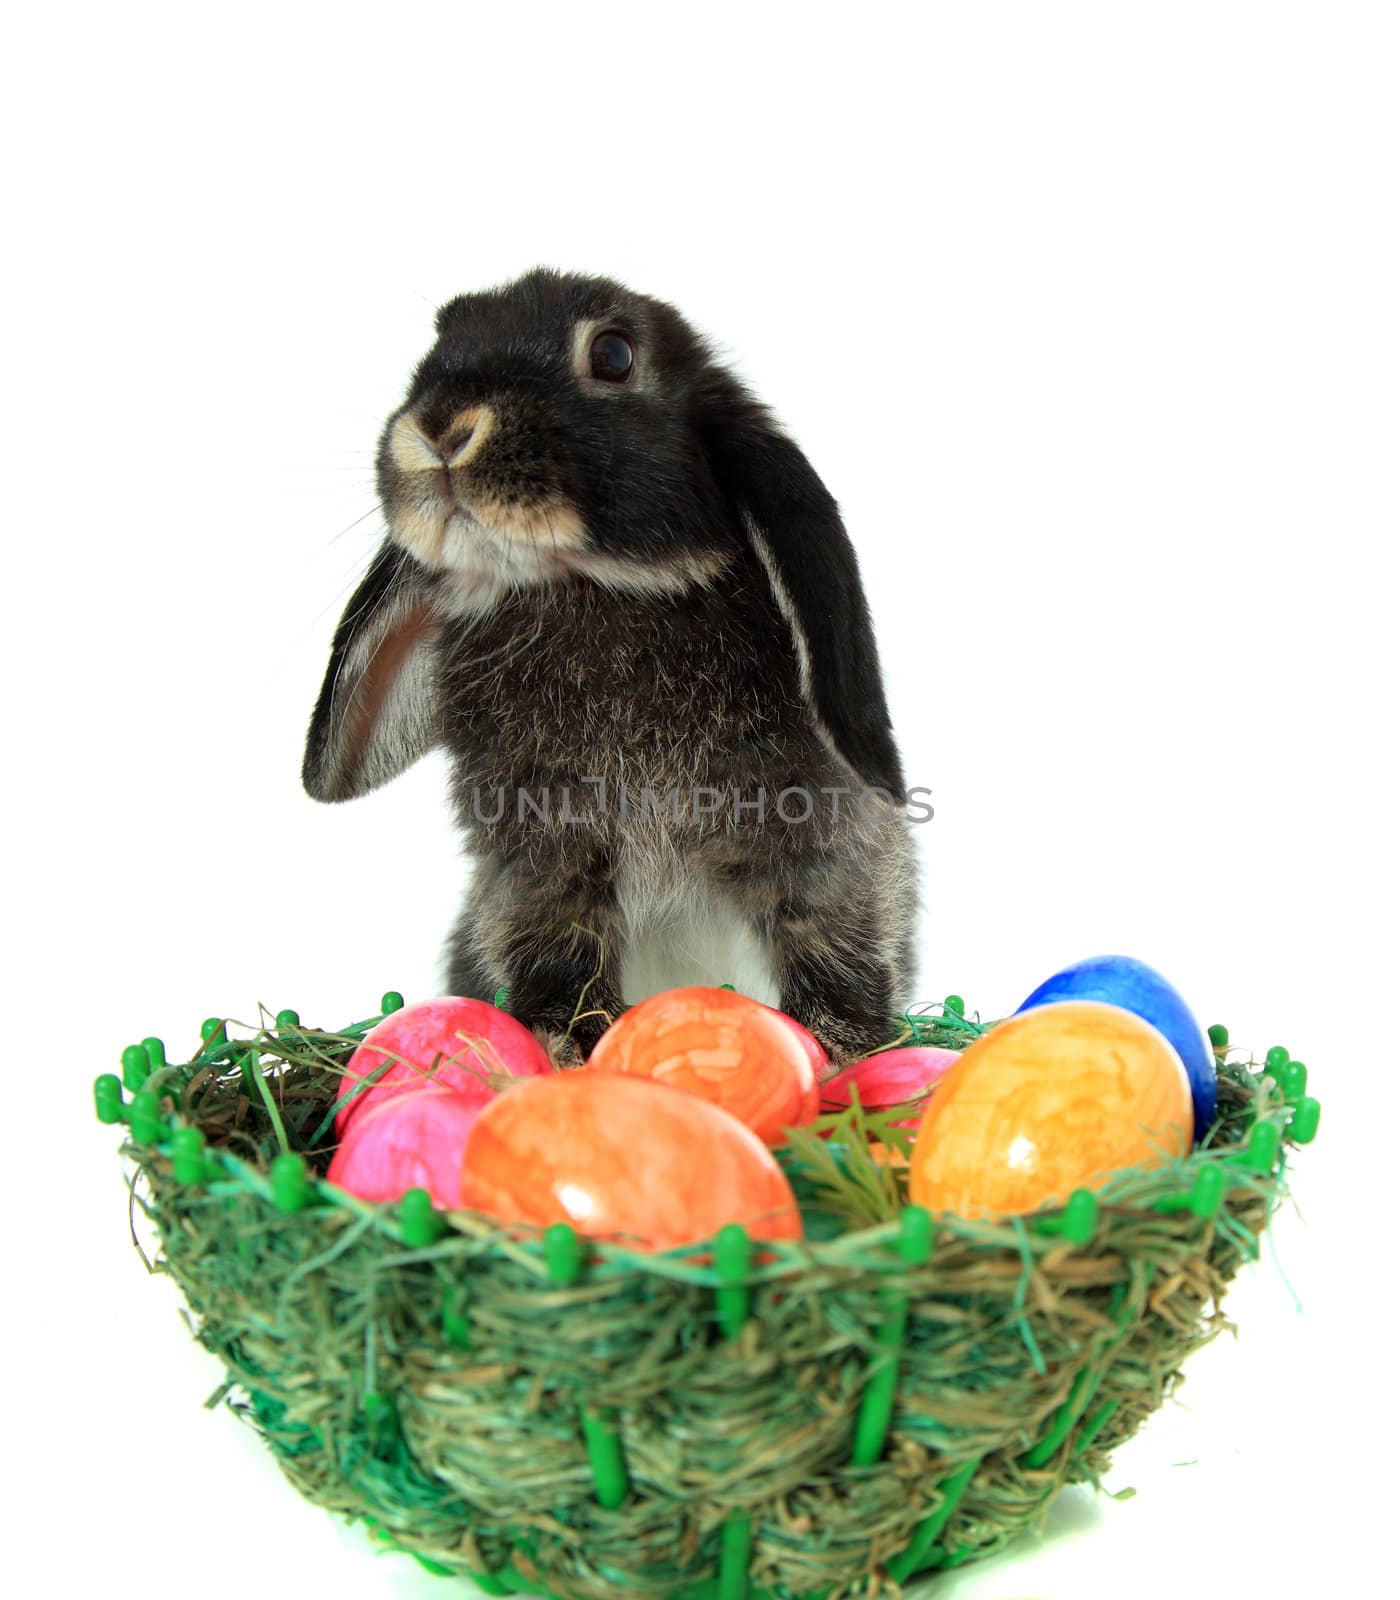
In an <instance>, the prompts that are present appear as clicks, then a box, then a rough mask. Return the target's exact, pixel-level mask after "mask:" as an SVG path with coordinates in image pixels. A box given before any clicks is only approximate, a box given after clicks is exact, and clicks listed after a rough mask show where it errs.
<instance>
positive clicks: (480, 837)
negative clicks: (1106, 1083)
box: [303, 269, 916, 1061]
mask: <svg viewBox="0 0 1400 1600" xmlns="http://www.w3.org/2000/svg"><path fill="white" fill-rule="evenodd" d="M436 326H437V340H436V343H435V344H434V345H433V347H432V348H431V349H430V350H429V352H428V354H427V355H426V356H425V357H424V358H423V360H422V362H421V363H420V365H419V366H418V369H417V371H416V372H415V374H414V376H413V379H412V382H411V383H410V385H409V388H408V392H407V395H406V396H405V398H404V401H403V403H402V404H401V405H400V406H399V407H398V408H397V409H396V410H395V411H394V412H393V413H392V414H391V416H390V417H389V419H388V422H387V423H386V425H385V429H384V432H383V435H382V438H381V440H380V445H379V452H378V458H377V476H378V484H379V490H380V495H381V498H382V501H383V504H384V508H385V512H386V517H387V523H388V536H387V538H386V540H385V541H384V543H383V544H382V545H381V547H380V548H379V550H378V552H377V553H376V555H375V556H374V558H373V560H372V562H371V564H370V566H369V569H368V571H367V573H366V575H365V577H364V579H363V580H362V581H361V583H360V584H359V586H358V588H357V589H356V590H355V592H354V594H353V595H352V597H351V599H350V602H349V604H348V605H347V607H346V609H345V613H344V615H343V616H342V618H341V620H340V623H339V626H338V627H337V629H336V633H335V638H334V642H333V646H332V653H331V660H330V664H329V667H328V669H327V672H326V676H325V681H324V684H323V686H322V689H321V693H320V697H319V699H318V701H317V704H316V707H315V710H314V712H313V714H312V718H311V724H310V728H309V731H308V737H307V745H306V757H305V763H304V768H303V781H304V784H305V787H306V789H307V791H308V792H309V793H310V794H311V795H313V796H314V797H315V798H317V799H319V800H328V801H338V800H345V799H349V798H352V797H354V796H356V795H360V794H364V793H366V792H367V791H368V790H370V789H374V788H376V787H378V786H379V785H380V784H383V783H385V782H387V781H388V780H389V779H390V778H392V777H394V776H396V775H397V774H398V773H399V772H401V771H403V770H404V769H405V768H406V767H407V766H409V765H410V764H411V763H412V762H414V761H416V760H417V759H418V758H419V757H420V756H422V755H423V754H424V753H425V752H426V751H428V750H429V749H432V748H434V747H437V746H441V747H443V748H444V749H445V750H446V752H447V755H448V757H449V761H450V768H451V794H452V801H453V805H454V807H455V811H456V815H457V818H458V821H459V822H460V824H461V827H462V828H463V830H464V832H465V836H466V846H467V850H468V853H469V855H470V856H471V857H472V858H473V859H474V861H475V871H474V873H473V875H472V882H471V887H470V891H469V893H468V897H467V901H466V904H465V906H464V908H463V911H462V914H461V917H460V919H459V920H458V922H457V924H456V926H455V928H454V929H453V931H452V933H451V935H450V938H449V945H448V964H447V981H448V987H449V988H450V989H451V991H452V992H453V993H454V994H461V995H469V996H475V997H478V998H482V999H488V1000H489V999H491V998H492V997H493V996H495V995H496V993H497V991H498V990H499V989H500V988H502V987H503V988H505V990H506V991H507V1006H508V1008H509V1009H510V1010H511V1011H512V1012H513V1013H514V1014H515V1015H516V1016H518V1017H519V1018H521V1019H522V1020H523V1021H524V1022H525V1023H527V1024H528V1025H529V1026H531V1027H532V1028H534V1029H535V1030H536V1031H537V1032H538V1033H540V1035H541V1036H542V1037H545V1038H547V1039H548V1040H549V1041H550V1042H551V1044H552V1045H553V1046H554V1047H555V1049H556V1051H558V1052H559V1053H560V1054H561V1056H562V1057H563V1058H564V1059H566V1060H567V1059H574V1060H576V1059H580V1058H582V1057H583V1056H586V1055H587V1053H588V1051H589V1050H590V1049H591V1048H592V1045H593V1044H594V1043H595V1042H596V1040H597V1038H598V1037H599V1035H600V1033H601V1031H602V1029H603V1028H604V1027H605V1026H606V1025H607V1023H608V1021H609V1020H610V1019H611V1018H613V1017H615V1016H616V1015H617V1013H618V1012H619V1011H620V1010H621V1009H622V1008H623V1006H624V1004H627V1003H631V1002H633V1001H635V1000H637V999H640V998H642V997H643V996H644V995H645V994H646V993H651V992H656V991H657V990H659V989H663V988H667V987H671V986H673V985H675V984H678V983H684V982H702V983H711V984H718V983H721V982H733V983H734V984H735V985H736V987H738V988H740V989H741V990H743V991H744V992H746V993H750V994H752V995H754V996H755V997H756V998H758V999H761V1000H764V1001H765V1002H767V1003H770V1004H776V1005H780V1006H781V1008H782V1009H783V1010H784V1011H786V1012H788V1013H789V1014H790V1015H791V1016H793V1017H795V1018H796V1019H797V1020H798V1021H800V1022H802V1023H803V1024H804V1025H805V1026H806V1027H808V1028H809V1029H810V1030H811V1031H812V1032H813V1033H814V1034H815V1035H816V1036H817V1038H818V1039H819V1040H820V1041H821V1042H822V1044H823V1045H824V1046H825V1047H826V1048H827V1049H828V1051H829V1052H830V1053H831V1055H832V1058H833V1060H836V1061H847V1060H850V1059H852V1058H854V1057H855V1056H858V1055H860V1054H864V1053H866V1052H867V1051H869V1050H871V1049H873V1048H875V1047H876V1046H878V1045H880V1044H881V1043H884V1042H886V1041H887V1039H888V1037H889V1035H890V1031H891V1023H890V1019H891V1018H892V1017H893V1016H894V1015H895V1014H896V1013H897V1012H898V1010H899V1009H900V1008H901V1006H902V1005H903V1004H904V1003H905V1001H906V999H907V995H906V988H907V985H908V983H909V981H910V976H911V973H910V967H911V959H912V954H911V952H912V938H913V932H914V914H915V901H916V891H915V873H914V865H913V850H912V840H911V836H910V829H909V823H908V819H907V816H906V813H905V805H904V780H903V774H902V771H901V766H900V760H899V755H898V752H897V750H896V747H895V743H894V739H893V735H892V732H891V729H890V722H889V716H888V712H887V710H886V706H885V698H884V692H883V688H882V685H881V679H880V669H879V662H878V658H877V653H876V647H875V641H874V637H873V633H872V630H871V625H870V618H869V613H868V610H867V607H866V602H865V598H864V594H863V591H862V588H861V583H860V575H859V571H858V568H857V564H856V558H855V555H854V552H853V550H852V547H851V544H850V541H849V539H848V538H847V535H846V532H845V530H844V527H843V525H842V522H841V518H840V515H839V512H838V510H837V507H836V505H835V502H834V501H833V500H832V498H831V496H830V495H829V494H828V493H827V491H826V489H825V488H824V487H823V485H822V483H821V481H820V480H819V479H818V477H817V475H816V473H815V472H814V471H813V470H812V468H811V466H810V465H809V464H808V462H807V460H806V458H805V457H804V456H803V455H802V453H801V451H800V450H799V449H798V447H797V446H796V445H795V444H794V443H793V442H792V440H791V439H790V438H788V437H787V435H786V434H785V433H783V431H782V430H781V429H780V428H779V426H778V425H777V423H776V422H775V421H774V420H773V418H772V416H771V415H770V414H769V412H768V411H767V410H766V409H765V408H764V407H763V406H762V405H761V404H760V403H759V402H758V401H757V400H756V399H755V398H754V397H753V396H752V395H751V394H750V393H749V392H748V390H747V389H746V388H745V387H744V386H743V385H742V384H741V383H740V382H739V380H738V379H737V378H736V377H734V375H733V374H732V373H730V372H729V371H728V370H727V369H726V368H725V367H723V366H722V365H721V364H720V363H719V362H718V361H717V360H716V359H715V358H714V356H713V355H712V353H711V352H710V350H709V349H708V347H707V346H706V344H705V343H704V341H703V340H702V339H701V338H700V337H699V336H698V335H697V334H696V333H695V332H694V331H693V330H692V329H691V328H690V327H689V326H688V325H687V323H686V322H685V321H684V320H683V319H682V317H681V316H680V315H679V313H678V312H676V311H675V310H674V309H673V308H672V307H671V306H669V305H667V304H665V303H664V302H662V301H659V300H655V299H652V298H650V297H647V296H644V295H639V294H635V293H632V292H631V291H629V290H627V289H625V288H624V287H622V286H621V285H620V284H617V283H614V282H611V281H609V280H607V279H603V278H590V277H580V276H575V275H569V274H563V273H558V272H554V271H549V270H544V269H540V270H536V271H534V272H531V273H528V274H527V275H525V276H524V277H523V278H520V279H518V280H517V281H515V282H514V283H511V284H508V285H506V286H504V287H501V288H497V289H493V290H489V291H486V292H483V293H478V294H471V295H465V296H462V297H459V298H458V299H455V300H452V301H450V302H449V303H448V304H447V305H445V306H443V308H442V309H441V310H440V311H439V313H438V316H437V324H436Z"/></svg>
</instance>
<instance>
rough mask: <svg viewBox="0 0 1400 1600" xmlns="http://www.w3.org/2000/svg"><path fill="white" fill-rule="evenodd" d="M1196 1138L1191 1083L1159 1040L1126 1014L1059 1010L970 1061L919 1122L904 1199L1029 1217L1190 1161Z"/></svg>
mask: <svg viewBox="0 0 1400 1600" xmlns="http://www.w3.org/2000/svg"><path fill="white" fill-rule="evenodd" d="M1191 1136H1192V1119H1191V1085H1190V1080H1189V1079H1188V1078H1187V1075H1186V1068H1185V1067H1184V1066H1183V1065H1182V1061H1181V1057H1180V1056H1179V1055H1178V1054H1177V1053H1176V1051H1175V1049H1173V1047H1172V1046H1171V1045H1170V1044H1169V1043H1168V1042H1167V1040H1166V1039H1165V1038H1164V1037H1163V1035H1162V1034H1160V1033H1159V1032H1158V1031H1157V1029H1156V1028H1154V1027H1153V1026H1152V1025H1151V1024H1150V1023H1147V1022H1144V1021H1143V1020H1142V1018H1141V1017H1138V1016H1135V1015H1134V1014H1133V1013H1132V1012H1130V1011H1124V1010H1123V1009H1122V1008H1121V1007H1119V1006H1112V1005H1107V1004H1105V1003H1104V1002H1102V1001H1098V1000H1065V1001H1060V1002H1058V1003H1056V1004H1053V1005H1046V1006H1041V1007H1039V1008H1037V1009H1036V1010H1034V1011H1026V1012H1022V1013H1021V1014H1019V1015H1018V1016H1015V1017H1012V1018H1010V1019H1009V1020H1008V1021H1006V1022H1003V1023H999V1024H998V1025H997V1026H996V1027H995V1028H993V1029H991V1030H990V1031H989V1032H988V1033H985V1034H983V1035H982V1037H981V1038H980V1039H978V1040H976V1041H975V1042H974V1043H973V1044H971V1045H969V1046H968V1048H967V1049H966V1050H965V1051H964V1052H963V1058H962V1060H961V1061H960V1062H959V1063H958V1065H957V1066H956V1067H954V1068H953V1070H952V1072H950V1073H949V1074H948V1076H947V1077H946V1078H944V1080H943V1081H942V1083H941V1084H940V1085H939V1087H938V1093H937V1094H936V1095H935V1096H934V1097H933V1100H932V1102H931V1104H930V1105H929V1108H928V1110H927V1112H925V1114H924V1119H923V1121H922V1122H921V1123H920V1124H919V1134H918V1138H917V1139H916V1141H915V1144H914V1153H913V1156H912V1157H911V1159H910V1163H909V1198H910V1199H911V1200H913V1201H914V1202H915V1203H916V1204H918V1205H921V1206H927V1207H928V1209H929V1210H930V1211H953V1212H957V1213H958V1214H959V1215H961V1216H966V1217H985V1216H1007V1215H1015V1214H1019V1213H1022V1212H1026V1211H1034V1210H1035V1209H1036V1207H1037V1206H1040V1205H1044V1204H1047V1203H1048V1202H1051V1201H1060V1200H1064V1199H1066V1198H1067V1197H1068V1196H1069V1194H1070V1193H1071V1192H1072V1191H1073V1190H1075V1189H1080V1188H1090V1189H1092V1188H1097V1187H1098V1186H1099V1185H1100V1184H1102V1183H1103V1182H1104V1181H1105V1180H1106V1179H1107V1178H1108V1177H1109V1176H1110V1175H1111V1174H1112V1173H1114V1172H1116V1171H1118V1170H1119V1169H1121V1168H1123V1167H1134V1166H1137V1167H1150V1166H1158V1165H1161V1164H1162V1163H1163V1162H1164V1161H1167V1160H1170V1159H1173V1158H1175V1157H1179V1156H1184V1155H1185V1154H1186V1153H1187V1152H1188V1151H1189V1150H1190V1148H1191Z"/></svg>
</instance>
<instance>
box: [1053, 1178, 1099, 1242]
mask: <svg viewBox="0 0 1400 1600" xmlns="http://www.w3.org/2000/svg"><path fill="white" fill-rule="evenodd" d="M1098 1225H1099V1201H1098V1196H1097V1195H1096V1194H1095V1193H1094V1192H1093V1190H1092V1189H1076V1190H1075V1191H1074V1193H1073V1194H1072V1195H1070V1197H1069V1199H1068V1200H1066V1201H1065V1213H1064V1217H1063V1219H1062V1220H1061V1223H1060V1233H1061V1235H1062V1236H1063V1237H1064V1238H1065V1239H1067V1240H1068V1241H1069V1242H1070V1243H1071V1244H1074V1245H1086V1244H1088V1243H1089V1242H1090V1241H1091V1240H1092V1239H1093V1237H1094V1230H1095V1229H1096V1228H1097V1227H1098Z"/></svg>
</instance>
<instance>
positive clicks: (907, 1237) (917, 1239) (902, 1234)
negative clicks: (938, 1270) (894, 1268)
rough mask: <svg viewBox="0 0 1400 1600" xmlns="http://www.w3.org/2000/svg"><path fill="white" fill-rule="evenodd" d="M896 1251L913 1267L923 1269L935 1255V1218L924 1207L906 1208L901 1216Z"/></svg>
mask: <svg viewBox="0 0 1400 1600" xmlns="http://www.w3.org/2000/svg"><path fill="white" fill-rule="evenodd" d="M895 1249H896V1250H898V1251H899V1253H900V1255H901V1256H903V1257H904V1259H905V1260H906V1261H907V1262H908V1263H909V1265H910V1266H911V1267H921V1266H923V1264H924V1262H925V1261H927V1260H928V1258H929V1257H930V1256H931V1255H932V1254H933V1218H932V1216H930V1214H929V1213H928V1212H927V1211H926V1210H925V1209H924V1208H923V1206H905V1208H904V1210H903V1211H901V1212H900V1214H899V1238H898V1240H897V1242H896V1244H895Z"/></svg>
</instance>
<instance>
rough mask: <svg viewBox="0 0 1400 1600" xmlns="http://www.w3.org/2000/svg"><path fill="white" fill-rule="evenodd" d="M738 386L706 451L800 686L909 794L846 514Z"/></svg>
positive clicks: (873, 781) (849, 747)
mask: <svg viewBox="0 0 1400 1600" xmlns="http://www.w3.org/2000/svg"><path fill="white" fill-rule="evenodd" d="M736 390H737V386H736ZM736 390H730V392H729V393H728V394H727V395H726V396H725V400H724V403H722V404H721V405H720V406H718V407H716V408H715V410H714V411H712V412H711V415H710V424H709V426H708V427H706V428H705V438H706V453H707V455H708V457H709V460H710V464H711V467H712V469H713V471H714V473H715V476H716V477H717V478H718V480H719V483H720V486H721V488H723V489H724V491H725V492H726V493H727V495H728V496H729V498H730V500H731V502H732V503H733V504H734V506H735V507H736V509H737V510H738V513H739V515H740V516H741V518H742V519H743V522H744V525H745V529H746V531H747V533H748V536H749V538H750V540H751V541H752V543H753V545H754V548H755V550H756V551H757V553H758V556H759V559H760V560H761V561H762V563H763V566H764V568H765V569H766V571H767V573H768V581H769V583H770V584H771V586H772V589H773V594H774V597H775V599H776V600H777V603H778V607H779V609H780V610H781V611H782V613H783V615H784V617H785V618H786V619H787V623H788V626H789V627H790V628H791V630H792V636H793V644H794V647H795V649H796V652H797V659H798V665H799V667H800V670H801V676H802V689H803V693H804V694H805V695H806V697H807V700H808V703H809V704H810V705H811V707H812V710H813V712H814V713H815V715H816V718H817V721H818V723H819V725H820V726H821V727H822V728H823V730H824V732H825V733H826V735H827V736H828V738H829V739H830V741H831V743H832V744H833V745H834V746H835V748H836V750H837V752H838V753H839V754H840V755H841V756H843V757H844V758H845V760H846V761H848V762H849V763H850V765H851V766H852V767H854V768H855V770H856V772H857V773H858V774H859V775H860V777H862V778H863V779H864V780H865V782H866V783H868V784H870V785H871V786H872V787H874V788H877V789H884V790H886V791H888V793H890V794H891V795H894V796H898V797H902V796H903V794H904V774H903V771H902V770H901V767H900V761H899V751H898V750H897V749H896V747H895V742H894V735H893V733H892V732H891V729H890V715H889V711H888V710H887V709H886V706H885V691H884V686H883V684H882V683H881V681H880V659H879V655H878V653H877V651H876V648H875V634H874V630H873V629H872V627H871V624H870V611H869V608H868V607H867V605H866V602H865V591H864V590H863V589H862V588H861V582H860V568H859V566H858V565H857V562H856V553H855V550H854V549H853V548H852V546H851V541H850V539H849V538H848V537H847V535H846V529H845V525H844V524H843V523H842V521H841V513H840V512H839V511H838V510H837V507H836V502H835V500H833V499H832V497H831V495H830V494H829V493H828V492H827V490H826V486H825V485H824V484H823V483H822V481H821V479H820V478H819V477H818V476H817V475H816V473H815V472H814V471H813V469H812V466H811V464H810V463H809V462H808V460H807V458H806V456H804V455H803V454H802V452H801V451H800V450H799V449H798V448H797V446H796V445H795V444H794V443H793V442H792V440H791V439H789V438H788V437H787V435H786V434H784V433H783V432H782V430H781V429H780V428H779V427H778V426H777V424H776V423H775V422H774V421H773V419H772V417H771V416H770V415H769V413H768V412H767V410H766V409H765V408H764V407H763V406H761V405H759V404H758V402H757V401H754V400H752V399H751V398H749V397H748V396H747V395H744V394H741V393H739V392H736Z"/></svg>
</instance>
